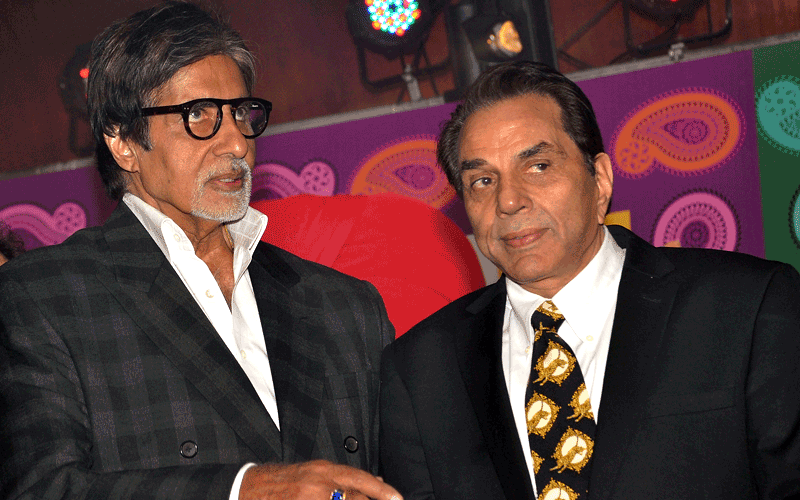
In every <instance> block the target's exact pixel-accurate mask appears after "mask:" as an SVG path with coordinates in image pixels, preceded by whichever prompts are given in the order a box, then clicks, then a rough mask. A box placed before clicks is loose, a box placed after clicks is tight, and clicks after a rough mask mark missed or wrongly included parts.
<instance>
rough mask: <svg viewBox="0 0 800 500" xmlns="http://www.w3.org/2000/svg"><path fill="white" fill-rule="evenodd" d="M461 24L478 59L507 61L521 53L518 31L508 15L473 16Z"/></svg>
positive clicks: (521, 47)
mask: <svg viewBox="0 0 800 500" xmlns="http://www.w3.org/2000/svg"><path fill="white" fill-rule="evenodd" d="M462 26H463V28H464V32H465V33H466V35H467V38H468V39H469V41H470V45H471V46H472V52H473V53H474V54H475V58H476V59H478V60H479V61H485V62H502V61H508V60H510V59H513V58H515V57H517V56H518V55H520V54H521V53H522V49H523V46H522V41H521V40H520V36H519V31H517V27H516V25H515V24H514V21H513V20H511V19H510V18H508V17H505V16H474V17H472V18H470V19H468V20H466V21H464V23H463V24H462Z"/></svg>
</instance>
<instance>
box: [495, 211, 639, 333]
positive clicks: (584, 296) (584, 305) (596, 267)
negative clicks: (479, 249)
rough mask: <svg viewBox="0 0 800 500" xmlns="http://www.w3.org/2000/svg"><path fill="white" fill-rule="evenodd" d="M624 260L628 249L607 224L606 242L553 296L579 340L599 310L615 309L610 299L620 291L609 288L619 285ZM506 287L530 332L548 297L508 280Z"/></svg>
mask: <svg viewBox="0 0 800 500" xmlns="http://www.w3.org/2000/svg"><path fill="white" fill-rule="evenodd" d="M624 261H625V250H624V249H622V248H620V247H619V245H617V242H616V241H614V238H613V237H612V236H611V233H609V232H608V228H606V227H605V226H603V244H602V245H601V246H600V250H599V251H598V252H597V254H596V255H595V256H594V257H593V258H592V260H591V261H589V263H588V264H587V265H586V267H584V268H583V269H582V270H581V271H580V272H579V273H578V275H577V276H575V277H574V278H572V280H571V281H570V282H569V283H567V284H566V285H565V286H564V287H563V288H562V289H561V290H559V291H558V292H557V293H556V294H555V295H554V296H553V298H552V299H551V300H552V301H553V303H554V304H555V305H556V307H557V308H558V310H559V311H561V314H563V315H564V318H565V321H566V322H567V323H568V324H569V326H570V327H571V329H572V330H573V331H574V332H575V333H576V334H577V337H578V339H576V340H578V341H580V340H579V339H580V338H582V337H583V336H582V335H581V332H585V331H587V330H591V329H593V328H594V325H595V323H596V322H597V314H596V311H600V312H603V311H609V310H613V308H614V304H612V303H609V302H613V301H614V298H615V297H616V294H609V293H606V291H607V290H608V289H609V287H614V286H616V276H617V275H618V274H619V270H620V269H621V268H622V265H623V263H624ZM506 290H507V291H508V301H509V302H510V304H511V308H512V310H513V311H514V315H516V316H517V320H518V321H519V323H520V324H521V325H525V327H526V330H528V331H529V330H530V328H529V327H530V322H531V317H532V316H533V313H534V311H536V308H538V307H539V306H540V305H541V304H542V302H544V301H545V300H546V299H545V298H544V297H541V296H539V295H537V294H535V293H532V292H529V291H527V290H525V289H524V288H522V286H520V285H519V284H517V283H514V282H513V281H511V280H508V279H507V280H506ZM559 333H561V332H560V331H559ZM529 334H530V331H529Z"/></svg>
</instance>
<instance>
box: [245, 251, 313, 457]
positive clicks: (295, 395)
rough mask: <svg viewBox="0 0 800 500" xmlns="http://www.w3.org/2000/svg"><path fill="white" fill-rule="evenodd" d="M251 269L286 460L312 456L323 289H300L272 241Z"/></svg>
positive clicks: (297, 279) (261, 252)
mask: <svg viewBox="0 0 800 500" xmlns="http://www.w3.org/2000/svg"><path fill="white" fill-rule="evenodd" d="M249 269H250V279H251V280H252V282H253V290H254V291H255V296H256V302H257V303H258V312H259V315H260V316H261V325H262V328H263V330H264V339H265V343H266V346H267V353H269V362H270V368H271V371H272V379H273V382H274V384H275V395H276V397H277V400H278V416H279V417H278V418H279V419H280V426H281V431H280V436H281V443H282V449H283V456H282V458H283V460H284V461H285V462H297V461H302V460H308V458H309V457H311V456H312V453H313V450H314V443H315V442H316V436H317V429H318V427H319V419H320V412H321V409H322V398H323V391H324V380H325V378H324V377H325V363H326V356H327V352H328V348H327V346H326V344H325V342H324V338H325V336H324V335H322V333H323V332H324V331H325V326H324V323H323V321H322V317H323V314H324V311H323V310H322V308H321V303H322V301H321V300H315V297H318V295H315V294H319V293H321V292H320V291H319V290H299V291H298V289H297V288H296V287H297V286H299V285H298V284H299V283H300V276H299V275H298V274H297V273H296V272H295V271H294V270H293V269H292V268H291V266H290V264H289V263H287V262H285V261H284V260H283V259H282V258H281V257H280V255H279V254H278V253H277V252H276V251H275V250H274V247H272V246H270V245H266V244H263V243H261V244H259V248H258V250H256V252H255V254H254V256H253V262H252V263H251V264H250V268H249ZM295 292H297V293H295ZM301 292H302V293H301ZM300 297H303V299H304V300H300ZM318 298H319V297H318Z"/></svg>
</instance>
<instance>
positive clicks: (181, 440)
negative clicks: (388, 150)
mask: <svg viewBox="0 0 800 500" xmlns="http://www.w3.org/2000/svg"><path fill="white" fill-rule="evenodd" d="M253 66H254V64H253V56H252V54H251V53H250V52H249V51H248V50H247V48H246V47H245V45H244V43H243V42H242V39H241V38H240V37H239V35H238V34H237V33H236V32H235V31H233V30H232V29H230V28H229V27H227V26H226V25H224V24H222V23H220V22H219V21H217V20H216V19H214V18H212V17H211V16H209V15H208V14H207V13H206V12H204V11H202V10H200V9H199V8H197V7H195V6H193V5H191V4H186V3H182V2H170V3H167V4H164V5H161V6H158V7H154V8H152V9H149V10H146V11H143V12H140V13H137V14H134V15H133V16H131V17H130V18H128V19H125V20H123V21H120V22H117V23H115V24H114V25H112V26H111V27H109V28H108V29H106V30H105V31H104V32H103V33H102V34H101V35H100V36H99V37H98V38H97V39H96V40H95V43H94V45H93V48H92V62H91V65H90V78H89V87H88V101H89V112H90V116H91V123H92V129H93V131H94V136H95V139H96V141H97V145H98V146H97V156H98V168H99V170H100V174H101V177H102V178H103V182H104V184H105V186H106V188H107V191H108V193H109V195H110V196H111V197H112V198H114V199H118V200H121V203H119V204H118V207H117V209H116V210H115V211H114V213H113V214H112V216H111V217H110V218H109V220H108V221H107V222H106V223H105V224H104V225H103V226H102V227H97V228H90V229H87V230H83V231H80V232H78V233H76V234H75V235H73V236H72V237H71V238H69V239H68V240H67V241H65V242H64V243H63V244H61V245H57V246H54V247H49V248H44V249H40V250H37V251H32V252H29V253H28V254H27V255H25V256H24V257H21V258H20V259H15V261H14V262H12V263H10V264H9V265H7V266H3V269H2V273H0V297H2V300H0V415H2V425H0V450H2V451H0V455H2V456H3V459H2V467H0V497H3V498H18V497H24V498H104V499H105V498H164V499H175V498H193V499H194V498H221V499H224V498H232V499H235V498H242V499H250V498H267V499H271V498H281V499H284V498H287V499H288V498H298V499H310V500H314V499H318V500H328V499H344V498H345V497H347V498H349V499H351V500H354V499H363V498H367V497H369V498H376V499H383V500H390V499H392V498H398V499H399V494H398V493H397V492H396V491H395V490H394V489H392V488H391V487H389V486H388V485H386V484H384V483H383V482H382V481H381V480H380V479H378V478H375V477H374V476H372V475H371V474H369V473H368V472H366V471H370V472H373V473H374V472H375V470H376V464H377V455H376V454H377V449H376V447H377V441H376V439H377V436H376V433H375V427H376V426H377V419H376V404H377V388H378V379H377V369H378V359H379V356H380V350H381V348H382V347H383V345H385V344H386V343H388V341H390V340H391V339H392V338H393V329H392V327H391V325H390V324H389V322H388V319H387V316H386V312H385V310H384V307H383V303H382V301H381V300H380V297H379V296H378V294H377V292H376V290H375V289H374V288H373V287H372V286H371V285H369V284H367V283H365V282H360V281H358V280H355V279H353V278H349V277H347V276H344V275H341V274H339V273H337V272H335V271H333V270H330V269H327V268H323V267H321V266H318V265H315V264H313V263H309V262H306V261H303V260H301V259H299V258H297V257H295V256H293V255H290V254H287V253H286V252H283V251H281V250H279V249H277V248H274V247H271V246H267V245H265V244H263V243H260V242H259V240H260V237H261V235H262V233H263V232H264V230H265V227H266V224H267V220H266V217H265V216H264V215H262V214H260V213H258V212H256V211H255V210H253V209H251V208H249V207H248V203H249V200H250V187H251V169H252V166H253V163H254V161H255V150H254V146H255V137H257V136H258V135H259V134H261V133H262V132H263V131H264V129H265V127H266V125H267V120H268V117H269V112H270V109H271V104H270V103H269V102H268V101H265V100H263V99H258V98H254V97H251V90H252V87H253V82H254V78H255V77H254V71H253ZM310 460H311V461H310Z"/></svg>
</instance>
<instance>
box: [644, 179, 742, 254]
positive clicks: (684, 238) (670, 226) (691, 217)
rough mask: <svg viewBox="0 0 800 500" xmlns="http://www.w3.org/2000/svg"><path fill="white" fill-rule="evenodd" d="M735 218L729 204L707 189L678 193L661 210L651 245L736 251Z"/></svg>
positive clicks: (736, 228) (737, 239) (736, 229)
mask: <svg viewBox="0 0 800 500" xmlns="http://www.w3.org/2000/svg"><path fill="white" fill-rule="evenodd" d="M738 243H739V221H738V219H737V217H736V214H735V213H734V211H733V208H731V206H730V204H729V203H728V202H727V201H725V200H724V199H722V197H721V196H719V195H717V194H716V193H712V192H710V191H693V192H689V193H686V194H683V195H681V196H679V197H678V198H677V199H675V200H674V201H672V202H670V203H669V205H667V207H666V208H664V210H663V211H662V212H661V215H660V216H659V218H658V222H656V225H655V227H654V229H653V245H655V246H659V247H660V246H667V245H669V246H681V247H684V248H715V249H717V250H736V247H737V246H738Z"/></svg>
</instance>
